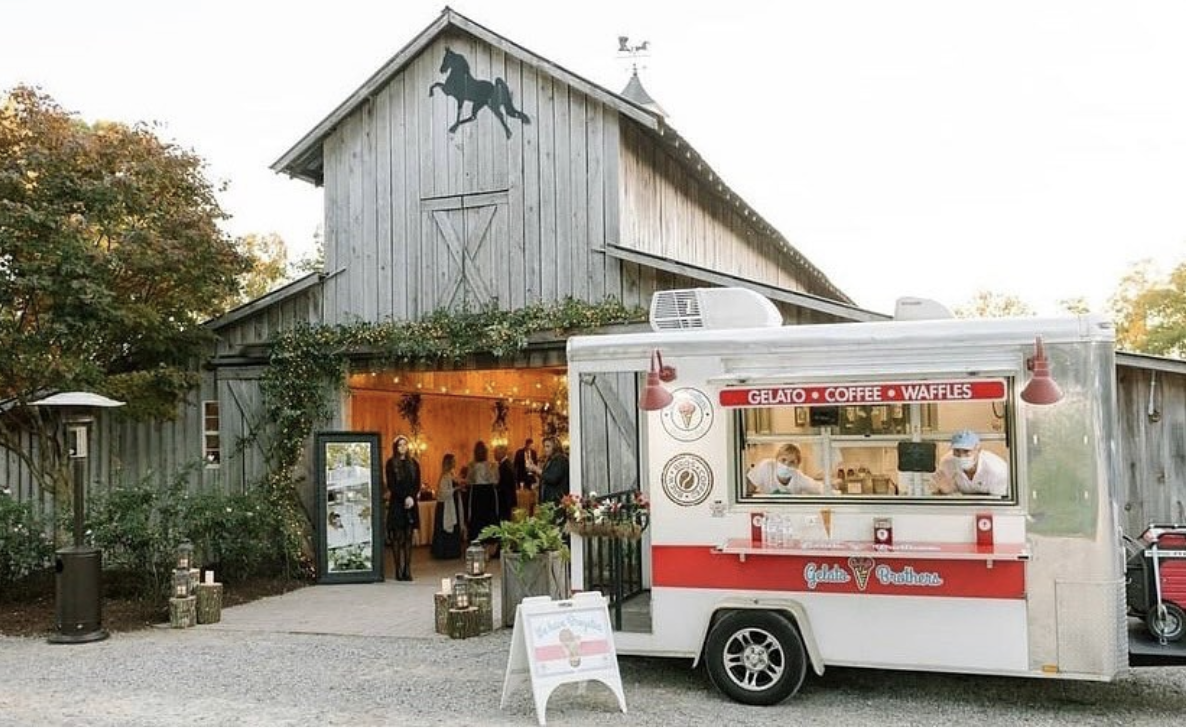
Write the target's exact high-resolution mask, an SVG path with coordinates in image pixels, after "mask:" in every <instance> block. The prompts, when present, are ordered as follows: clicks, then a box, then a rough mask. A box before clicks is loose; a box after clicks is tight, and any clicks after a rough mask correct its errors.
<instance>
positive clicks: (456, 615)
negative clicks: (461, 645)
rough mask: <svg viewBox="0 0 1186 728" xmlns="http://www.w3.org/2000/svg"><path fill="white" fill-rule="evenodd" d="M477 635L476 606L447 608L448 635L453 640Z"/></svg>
mask: <svg viewBox="0 0 1186 728" xmlns="http://www.w3.org/2000/svg"><path fill="white" fill-rule="evenodd" d="M477 635H478V608H477V607H467V608H465V609H456V608H454V609H450V610H449V636H450V637H452V638H453V639H455V640H463V639H466V638H468V637H476V636H477Z"/></svg>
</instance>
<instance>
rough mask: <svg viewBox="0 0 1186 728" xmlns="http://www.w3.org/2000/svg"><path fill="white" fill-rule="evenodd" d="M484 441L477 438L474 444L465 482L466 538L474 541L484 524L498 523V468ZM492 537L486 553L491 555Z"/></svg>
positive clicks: (493, 542)
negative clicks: (466, 486)
mask: <svg viewBox="0 0 1186 728" xmlns="http://www.w3.org/2000/svg"><path fill="white" fill-rule="evenodd" d="M489 458H490V454H489V451H488V450H487V449H486V443H485V442H482V441H481V440H478V441H477V442H476V443H475V444H474V459H473V461H472V462H471V463H470V464H469V471H468V474H467V475H466V482H467V483H468V484H469V497H468V500H469V503H468V504H467V505H468V507H467V508H466V511H467V513H466V517H467V518H468V525H469V527H468V528H467V529H466V532H467V534H468V536H467V538H469V540H470V541H476V540H477V538H478V534H479V533H481V532H482V529H483V528H485V527H486V526H490V525H494V524H496V523H498V512H499V511H498V469H497V467H495V464H494V463H493V462H491V460H490V459H489ZM494 544H495V541H494V539H489V540H488V543H487V544H486V545H487V549H486V551H487V555H491V556H492V555H493V550H494Z"/></svg>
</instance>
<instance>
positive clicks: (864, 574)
mask: <svg viewBox="0 0 1186 728" xmlns="http://www.w3.org/2000/svg"><path fill="white" fill-rule="evenodd" d="M874 566H876V562H875V561H873V559H871V558H869V557H868V556H853V557H851V558H849V560H848V568H850V569H852V575H853V576H855V577H856V579H857V588H858V589H860V590H861V591H865V587H867V586H869V575H870V574H872V573H873V567H874Z"/></svg>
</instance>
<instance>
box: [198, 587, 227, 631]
mask: <svg viewBox="0 0 1186 728" xmlns="http://www.w3.org/2000/svg"><path fill="white" fill-rule="evenodd" d="M197 600H198V610H197V616H198V624H214V623H215V622H219V621H222V584H219V583H214V584H198V596H197Z"/></svg>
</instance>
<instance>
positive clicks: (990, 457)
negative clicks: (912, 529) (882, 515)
mask: <svg viewBox="0 0 1186 728" xmlns="http://www.w3.org/2000/svg"><path fill="white" fill-rule="evenodd" d="M1011 387H1012V382H1011V380H1009V379H1007V378H991V379H985V378H946V379H942V380H935V379H928V380H902V379H895V380H893V381H861V382H837V383H825V384H815V383H812V384H803V385H796V384H786V385H773V386H758V387H750V386H746V387H729V388H726V389H723V390H722V391H721V394H720V401H721V405H722V406H723V407H726V408H735V409H736V415H735V416H736V432H737V433H738V438H737V455H738V457H737V459H736V463H737V468H738V473H737V480H736V482H737V484H738V486H737V490H738V492H737V500H738V501H740V502H772V501H778V500H783V499H788V498H790V499H801V498H813V499H844V500H849V499H895V498H911V499H919V498H922V499H947V500H949V501H954V500H957V499H977V500H987V501H992V502H1003V501H1014V500H1015V498H1016V495H1015V494H1016V492H1017V488H1016V484H1015V477H1014V471H1013V470H1014V469H1013V458H1012V457H1011V456H1010V437H1009V431H1010V422H1011V417H1012V413H1011V412H1010V411H1009V404H1008V403H1009V401H1010V398H1009V397H1008V393H1009V392H1010V390H1011ZM960 458H963V460H962V461H961V460H960Z"/></svg>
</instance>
